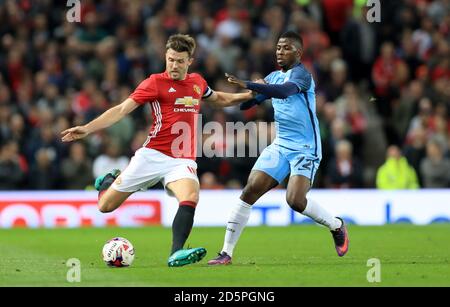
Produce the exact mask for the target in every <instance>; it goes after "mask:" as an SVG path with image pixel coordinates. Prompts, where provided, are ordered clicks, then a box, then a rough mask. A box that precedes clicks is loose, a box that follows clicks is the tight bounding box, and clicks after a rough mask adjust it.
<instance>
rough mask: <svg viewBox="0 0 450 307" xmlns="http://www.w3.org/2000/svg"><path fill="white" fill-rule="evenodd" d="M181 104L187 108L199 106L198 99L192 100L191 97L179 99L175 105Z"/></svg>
mask: <svg viewBox="0 0 450 307" xmlns="http://www.w3.org/2000/svg"><path fill="white" fill-rule="evenodd" d="M180 104H182V105H184V106H185V107H194V106H196V105H198V99H195V98H192V97H190V96H187V97H183V98H177V100H175V105H180Z"/></svg>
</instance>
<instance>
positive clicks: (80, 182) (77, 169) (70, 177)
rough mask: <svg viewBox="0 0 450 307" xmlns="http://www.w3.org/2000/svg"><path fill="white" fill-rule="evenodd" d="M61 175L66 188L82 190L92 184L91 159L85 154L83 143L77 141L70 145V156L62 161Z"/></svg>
mask: <svg viewBox="0 0 450 307" xmlns="http://www.w3.org/2000/svg"><path fill="white" fill-rule="evenodd" d="M61 177H62V179H63V180H64V187H65V188H66V189H70V190H83V189H85V188H86V187H87V186H88V185H92V183H93V181H94V179H93V177H92V161H91V160H90V159H89V158H88V157H87V156H86V148H85V145H84V144H83V143H80V142H77V143H73V144H72V145H71V146H70V156H69V157H68V158H66V159H64V160H63V161H62V165H61Z"/></svg>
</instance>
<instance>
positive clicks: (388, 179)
mask: <svg viewBox="0 0 450 307" xmlns="http://www.w3.org/2000/svg"><path fill="white" fill-rule="evenodd" d="M377 188H378V189H381V190H405V189H417V188H419V183H418V181H417V174H416V172H415V170H414V169H413V168H412V167H411V166H410V165H409V164H408V161H407V160H406V158H405V157H403V156H402V155H401V152H400V148H398V147H397V146H395V145H392V146H389V147H388V149H387V157H386V162H385V163H384V164H383V165H382V166H381V167H380V168H379V169H378V172H377Z"/></svg>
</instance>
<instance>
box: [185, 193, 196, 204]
mask: <svg viewBox="0 0 450 307" xmlns="http://www.w3.org/2000/svg"><path fill="white" fill-rule="evenodd" d="M183 200H186V201H191V202H194V203H196V204H198V201H199V196H198V193H197V192H191V193H188V194H187V195H186V197H184V198H183Z"/></svg>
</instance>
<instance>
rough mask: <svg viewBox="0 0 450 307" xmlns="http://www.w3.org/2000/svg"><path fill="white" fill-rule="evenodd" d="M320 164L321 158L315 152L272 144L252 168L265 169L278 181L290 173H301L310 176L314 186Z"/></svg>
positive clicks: (264, 170)
mask: <svg viewBox="0 0 450 307" xmlns="http://www.w3.org/2000/svg"><path fill="white" fill-rule="evenodd" d="M319 164H320V158H319V157H315V156H314V155H313V154H309V153H305V152H302V151H298V150H290V149H287V148H284V147H280V146H279V145H277V144H271V145H269V146H267V147H266V148H265V149H264V150H263V152H262V153H261V155H260V156H259V158H258V160H257V161H256V163H255V165H254V166H253V168H252V170H258V171H263V172H264V173H266V174H268V175H269V176H271V177H272V178H274V179H275V180H276V181H278V183H281V182H282V181H283V180H284V179H285V178H286V176H287V175H288V174H289V173H290V174H291V176H296V175H301V176H304V177H306V178H308V179H309V180H310V181H311V186H312V184H313V182H314V176H315V175H316V172H317V169H318V168H319Z"/></svg>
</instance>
